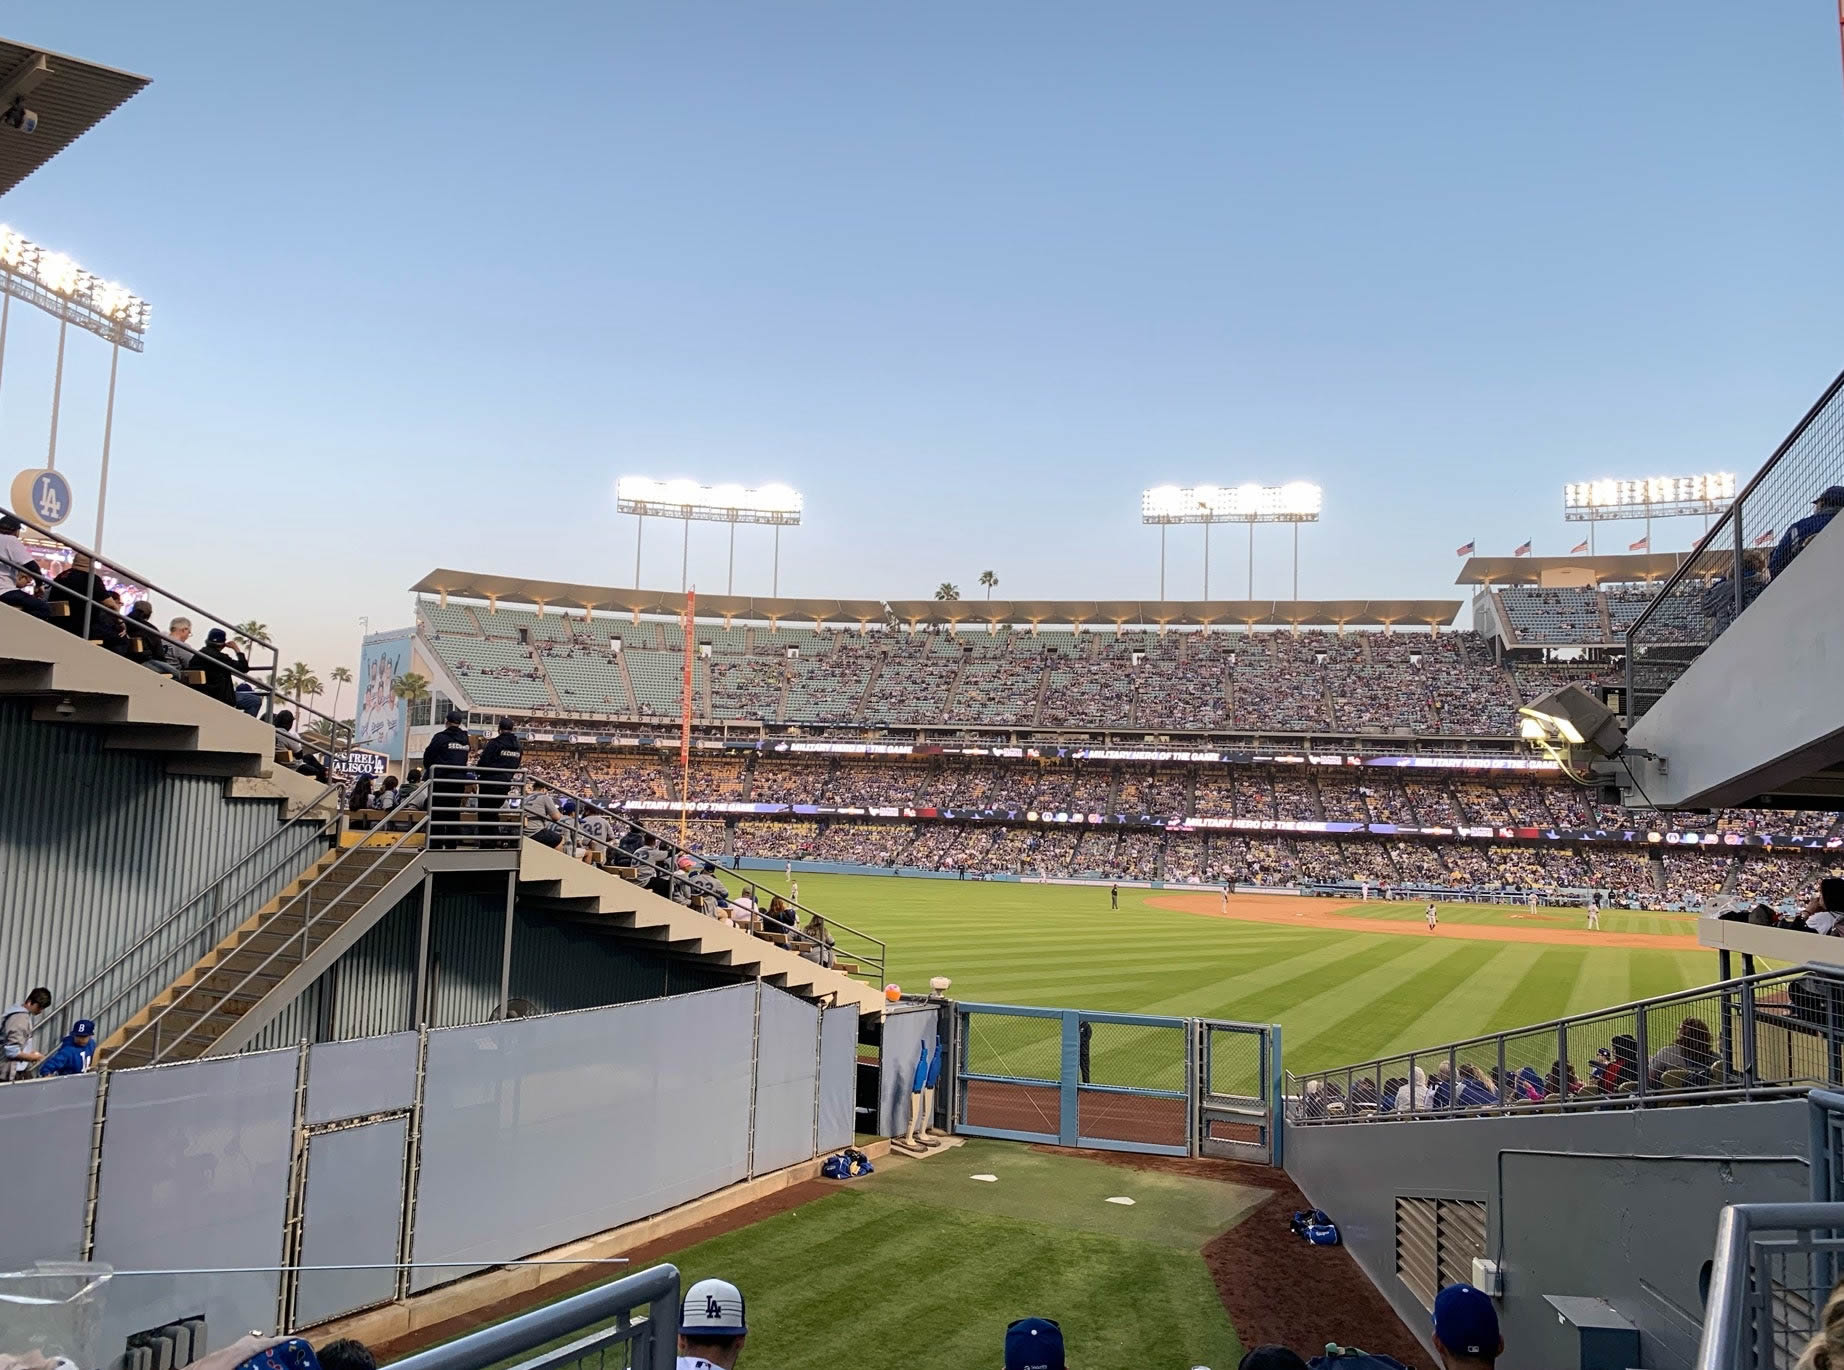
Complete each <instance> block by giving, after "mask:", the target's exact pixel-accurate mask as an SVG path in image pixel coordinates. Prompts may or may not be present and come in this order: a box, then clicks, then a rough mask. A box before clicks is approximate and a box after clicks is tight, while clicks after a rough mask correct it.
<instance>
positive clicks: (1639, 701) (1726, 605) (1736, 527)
mask: <svg viewBox="0 0 1844 1370" xmlns="http://www.w3.org/2000/svg"><path fill="white" fill-rule="evenodd" d="M1834 485H1844V373H1840V374H1839V376H1838V377H1837V379H1835V380H1833V381H1832V382H1831V384H1830V386H1828V387H1827V388H1826V390H1825V393H1824V394H1822V395H1820V396H1819V398H1818V402H1817V403H1816V404H1814V405H1813V406H1812V407H1811V409H1809V410H1807V411H1806V414H1805V417H1804V418H1802V419H1800V421H1799V422H1798V423H1797V424H1796V425H1794V427H1793V431H1792V432H1791V433H1789V434H1787V436H1786V438H1785V440H1784V441H1783V442H1781V444H1780V445H1779V447H1777V448H1775V449H1774V453H1773V455H1772V456H1770V457H1769V458H1768V459H1767V462H1766V464H1765V465H1763V466H1762V467H1761V469H1760V470H1759V471H1757V472H1755V474H1754V476H1753V478H1752V479H1751V480H1749V482H1748V483H1747V485H1745V486H1743V487H1742V491H1741V493H1740V494H1738V495H1737V496H1736V497H1735V502H1734V503H1733V504H1732V505H1730V506H1729V508H1728V509H1726V510H1724V511H1723V513H1722V515H1721V517H1719V518H1718V519H1717V520H1716V522H1715V523H1714V524H1713V525H1711V527H1710V529H1709V531H1708V532H1707V533H1705V534H1704V535H1703V537H1702V540H1701V541H1699V542H1698V543H1697V545H1696V547H1695V548H1694V549H1693V550H1692V551H1691V553H1690V555H1689V556H1688V557H1686V558H1685V559H1684V561H1683V563H1682V564H1681V565H1679V566H1678V568H1677V570H1676V571H1674V572H1673V573H1672V575H1671V577H1670V578H1669V579H1668V580H1666V581H1665V583H1664V585H1663V586H1662V587H1661V588H1660V589H1659V591H1658V593H1657V594H1656V595H1653V596H1650V597H1649V602H1648V603H1647V604H1646V607H1645V609H1644V610H1643V611H1642V612H1641V613H1640V615H1639V617H1638V618H1636V619H1634V620H1633V623H1632V625H1631V626H1630V627H1629V628H1628V629H1627V630H1626V697H1627V704H1626V707H1627V716H1628V718H1629V719H1636V718H1638V717H1640V716H1641V715H1642V714H1644V713H1645V712H1646V710H1647V709H1649V708H1651V706H1652V704H1653V703H1654V702H1655V701H1657V700H1658V698H1659V697H1660V696H1661V695H1663V694H1664V693H1665V691H1666V690H1668V689H1670V688H1671V686H1672V684H1673V683H1674V682H1675V681H1676V680H1677V679H1678V678H1679V677H1680V676H1682V675H1683V674H1684V672H1685V671H1687V670H1689V669H1690V664H1691V663H1692V662H1693V661H1695V660H1696V659H1697V658H1698V657H1699V656H1701V655H1702V654H1703V652H1704V651H1705V649H1707V648H1708V647H1709V645H1710V643H1712V642H1714V641H1715V640H1716V639H1717V638H1718V637H1720V636H1722V634H1723V633H1724V632H1725V631H1727V629H1728V627H1729V625H1730V624H1731V623H1733V622H1734V621H1735V620H1736V619H1737V618H1739V617H1740V616H1741V614H1742V613H1743V612H1744V611H1745V610H1746V609H1747V607H1748V606H1749V605H1750V604H1751V603H1753V602H1754V600H1755V599H1756V598H1757V597H1758V596H1759V595H1760V594H1761V593H1762V591H1763V590H1765V589H1766V588H1767V586H1768V585H1769V584H1770V583H1771V582H1772V580H1773V578H1774V577H1775V576H1777V575H1779V574H1780V573H1781V572H1783V571H1784V570H1785V569H1786V568H1787V566H1788V565H1790V564H1791V562H1792V559H1793V557H1795V556H1796V555H1798V552H1799V550H1800V547H1799V544H1798V542H1797V540H1796V539H1794V538H1793V536H1792V529H1793V527H1794V525H1795V524H1797V523H1798V522H1799V520H1800V519H1802V518H1804V517H1806V516H1808V515H1810V514H1811V513H1812V512H1813V503H1812V502H1813V500H1814V499H1815V498H1816V497H1817V496H1818V494H1819V493H1820V492H1821V491H1823V490H1825V489H1827V488H1829V487H1830V486H1834ZM1609 602H1610V605H1611V604H1612V603H1615V602H1618V601H1617V597H1616V598H1615V599H1612V600H1610V601H1609Z"/></svg>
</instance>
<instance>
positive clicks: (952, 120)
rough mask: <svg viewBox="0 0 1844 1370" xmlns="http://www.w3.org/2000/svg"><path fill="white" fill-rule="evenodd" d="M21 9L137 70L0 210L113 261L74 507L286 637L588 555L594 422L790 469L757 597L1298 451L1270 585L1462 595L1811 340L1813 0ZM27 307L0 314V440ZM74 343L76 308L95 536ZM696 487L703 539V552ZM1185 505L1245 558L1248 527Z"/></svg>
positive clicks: (597, 459)
mask: <svg viewBox="0 0 1844 1370" xmlns="http://www.w3.org/2000/svg"><path fill="white" fill-rule="evenodd" d="M6 32H7V36H9V37H11V38H14V39H17V40H21V41H26V42H34V43H40V44H44V45H46V46H50V47H53V48H58V49H62V50H65V51H69V52H72V53H75V54H78V55H81V56H84V57H87V58H90V59H93V60H96V61H101V62H106V63H111V64H114V65H118V66H123V67H127V68H130V69H133V70H137V71H140V72H142V73H145V74H147V75H149V76H151V77H153V78H154V84H153V85H152V87H150V88H149V89H148V90H147V91H146V92H145V93H144V94H143V95H141V96H140V97H139V98H137V99H135V100H134V101H132V102H131V103H130V104H129V105H127V106H126V107H125V108H123V109H122V110H120V111H119V112H117V113H116V114H115V115H114V116H112V117H111V118H110V119H109V120H107V121H106V122H105V123H104V124H103V125H102V126H101V127H100V128H99V129H97V130H96V131H95V132H93V133H92V134H90V135H89V136H87V137H86V138H84V139H83V140H81V141H80V142H78V143H77V144H76V145H75V146H74V147H73V148H72V149H71V150H69V151H68V152H66V153H65V154H64V155H63V156H61V157H60V158H58V159H57V160H56V161H54V162H53V163H52V164H51V165H50V166H49V167H47V168H46V169H45V170H44V171H42V172H40V173H39V174H37V175H36V176H34V177H33V178H31V179H30V180H29V181H27V182H26V184H25V185H24V186H23V187H22V188H21V189H19V190H18V191H16V192H15V193H13V194H12V195H10V196H8V197H7V198H6V199H5V201H3V202H0V217H4V218H5V219H6V220H7V221H8V222H10V223H12V224H13V225H14V226H15V227H17V228H19V229H20V230H21V231H23V232H25V233H26V234H28V235H29V236H31V237H34V238H37V239H39V240H41V241H43V242H45V243H47V244H50V245H52V246H55V247H58V248H61V249H63V250H65V251H68V252H70V253H71V254H72V255H73V256H75V257H76V258H77V259H78V260H79V261H81V262H82V263H84V264H85V265H87V266H89V267H91V268H92V269H94V270H97V271H99V272H102V273H104V274H106V275H110V276H113V277H115V278H117V279H120V280H122V281H123V282H125V283H127V284H128V285H130V286H131V287H133V288H135V289H137V290H138V291H140V292H141V293H143V294H145V295H146V296H147V297H148V298H150V299H151V300H152V301H153V302H154V306H155V312H154V322H153V329H152V332H151V334H150V338H149V344H148V351H147V353H146V354H145V355H144V356H140V357H128V358H125V359H124V366H123V373H124V374H123V381H122V387H121V396H120V402H119V409H118V416H117V417H118V423H117V443H116V449H115V462H116V469H115V477H114V490H113V495H112V501H111V503H112V508H111V514H110V532H109V537H108V546H109V548H110V550H111V551H113V552H115V553H117V554H119V555H121V556H123V557H124V558H126V559H128V560H129V561H131V563H133V564H135V565H137V566H139V567H141V568H143V569H144V570H145V572H146V573H147V574H148V575H149V576H151V577H152V578H154V579H156V580H164V581H170V582H171V583H172V584H173V585H174V587H175V588H179V589H183V590H187V591H190V592H191V593H192V594H193V596H194V597H195V598H197V599H199V600H201V601H203V602H205V603H207V604H210V605H213V606H223V609H224V611H225V612H226V613H227V614H229V615H232V616H235V617H239V618H241V617H244V616H252V615H253V616H256V617H259V618H262V619H263V620H265V621H266V622H268V623H270V624H271V625H273V626H274V627H275V628H276V629H277V630H278V633H279V634H280V637H281V641H282V644H283V646H284V648H285V649H286V650H287V651H288V652H289V655H291V656H295V655H299V656H304V657H305V658H306V659H307V660H308V661H309V662H310V663H311V664H312V665H314V666H315V667H316V668H317V669H319V670H320V671H321V672H322V673H323V674H324V672H325V670H326V669H327V668H328V667H330V666H331V665H333V664H335V662H337V661H340V660H345V661H348V662H354V661H355V660H356V656H357V643H356V631H357V618H358V616H359V615H360V614H368V615H369V616H370V618H371V622H372V624H373V626H374V627H386V626H394V625H398V624H401V623H404V622H407V621H408V617H409V614H408V599H409V596H408V595H407V594H406V593H405V588H404V587H406V586H408V585H409V584H411V583H412V582H413V581H414V580H415V579H417V578H418V577H419V576H421V575H422V574H423V573H424V572H426V571H427V570H429V569H430V568H432V567H434V566H436V565H449V566H457V567H463V568H469V569H478V570H483V571H492V572H504V573H512V574H524V575H539V576H554V577H559V578H569V579H580V580H586V581H592V582H601V583H613V584H626V583H627V582H628V581H629V580H630V579H631V578H632V573H633V555H634V529H633V520H632V519H628V518H620V517H617V516H616V515H615V513H614V511H613V494H612V490H613V482H614V479H615V477H616V476H617V475H619V474H621V473H624V472H634V473H638V474H648V475H657V476H662V477H670V476H677V475H688V476H694V477H697V478H700V479H705V480H710V481H722V480H737V481H742V482H745V483H759V482H763V481H768V480H784V481H787V482H789V483H791V484H794V485H797V486H799V487H800V488H802V489H803V490H804V491H805V492H806V493H807V497H808V505H807V509H808V513H807V518H808V524H807V526H806V527H804V528H801V529H799V530H797V531H794V532H792V533H790V534H788V535H787V536H786V537H785V539H784V542H783V554H784V555H783V563H782V588H783V591H784V592H785V593H794V594H814V595H859V594H879V595H884V596H889V597H897V596H917V595H927V594H928V593H930V592H931V591H932V589H933V587H934V586H935V585H936V583H937V582H939V581H941V580H943V579H951V580H954V581H956V582H958V583H959V584H960V586H961V587H962V589H963V592H965V593H967V594H969V595H973V594H977V593H979V591H978V588H977V586H976V584H975V582H976V580H977V577H978V575H979V573H980V571H981V570H983V569H986V568H988V567H990V568H992V569H994V570H995V571H997V573H998V575H999V577H1000V582H1001V586H1000V592H999V593H1000V594H1001V595H1002V596H1010V595H1017V596H1031V597H1051V596H1070V597H1077V596H1082V597H1086V596H1097V597H1108V598H1115V597H1132V596H1151V595H1152V594H1154V593H1155V591H1156V580H1157V546H1158V537H1157V533H1156V531H1154V530H1152V529H1146V528H1142V527H1141V526H1140V525H1139V523H1138V492H1139V491H1140V489H1141V488H1142V487H1143V486H1145V485H1149V484H1158V483H1162V482H1165V481H1178V482H1181V483H1190V482H1197V481H1217V482H1222V483H1235V482H1239V481H1242V480H1246V479H1256V480H1264V481H1280V480H1285V479H1289V478H1295V477H1301V478H1307V479H1316V480H1318V481H1320V482H1322V483H1323V484H1324V486H1325V487H1326V515H1325V521H1324V523H1323V524H1322V525H1321V526H1319V527H1318V528H1316V529H1310V530H1308V531H1307V533H1306V535H1305V537H1304V540H1303V568H1302V585H1301V592H1302V594H1304V595H1307V596H1359V595H1390V596H1397V595H1435V594H1450V593H1452V594H1457V592H1456V591H1454V590H1453V588H1452V580H1453V576H1454V573H1455V571H1456V569H1457V566H1458V562H1457V560H1456V558H1455V556H1454V548H1455V547H1456V546H1458V545H1459V544H1460V543H1462V542H1465V541H1467V540H1469V539H1472V538H1477V539H1478V541H1479V544H1480V549H1481V550H1482V551H1493V552H1509V551H1510V549H1511V548H1512V547H1513V546H1514V545H1516V544H1517V543H1519V542H1521V541H1523V540H1524V539H1525V538H1527V537H1529V538H1534V539H1535V540H1536V544H1537V550H1538V551H1539V552H1552V553H1558V552H1565V551H1567V550H1568V547H1569V545H1570V544H1571V543H1572V542H1573V541H1574V540H1575V538H1576V536H1577V533H1576V530H1575V529H1574V528H1573V527H1572V526H1570V525H1565V524H1564V523H1563V522H1562V518H1561V511H1560V503H1561V497H1560V490H1559V486H1560V485H1561V483H1562V482H1563V481H1564V480H1566V479H1572V478H1582V477H1593V476H1598V475H1645V474H1650V473H1662V472H1679V471H1696V470H1702V469H1707V468H1730V469H1734V470H1736V471H1739V472H1743V473H1746V472H1749V471H1751V470H1752V469H1753V468H1754V467H1755V466H1756V465H1758V464H1759V462H1760V461H1761V460H1762V459H1763V458H1764V457H1765V456H1766V455H1767V453H1768V452H1769V451H1771V449H1772V447H1773V446H1774V444H1775V442H1776V441H1777V440H1778V439H1779V437H1780V436H1781V435H1782V434H1783V433H1784V431H1785V430H1786V429H1787V428H1788V427H1789V426H1790V425H1791V424H1792V422H1793V421H1794V420H1795V419H1796V418H1797V416H1798V415H1799V414H1800V413H1801V412H1802V411H1803V410H1804V408H1805V406H1806V405H1807V404H1808V403H1809V402H1810V401H1811V399H1812V398H1813V397H1815V396H1816V394H1817V393H1818V391H1819V390H1820V389H1821V388H1822V387H1823V385H1824V384H1825V382H1826V381H1827V380H1828V379H1829V378H1830V376H1831V375H1832V373H1833V372H1834V371H1835V370H1836V369H1837V368H1838V366H1839V365H1840V363H1841V362H1844V355H1841V354H1840V350H1839V347H1838V345H1837V339H1838V329H1837V315H1838V305H1839V299H1840V285H1841V283H1844V282H1841V279H1840V276H1841V272H1844V266H1841V263H1844V253H1840V251H1839V250H1838V241H1839V236H1840V234H1839V229H1840V224H1841V223H1844V195H1841V193H1840V192H1841V190H1844V173H1841V170H1840V168H1841V166H1844V158H1841V157H1840V151H1841V150H1844V80H1841V78H1840V70H1839V65H1840V64H1839V53H1838V40H1837V32H1836V21H1835V14H1834V12H1833V7H1832V6H1831V5H1830V4H1829V2H1828V0H1775V3H1771V4H1747V5H1738V4H1735V3H1732V0H1721V2H1720V3H1713V2H1711V3H1705V2H1698V0H1693V2H1691V3H1676V4H1671V5H1665V4H1646V3H1629V4H1608V3H1605V0H1581V2H1580V3H1545V4H1542V5H1523V6H1512V5H1475V4H1459V3H1445V4H1433V3H1428V4H1413V3H1408V2H1407V0H1403V2H1402V3H1395V4H1389V5H1354V4H1350V3H1278V0H1277V2H1276V3H1268V4H1260V5H1257V4H1232V3H1228V2H1227V0H1211V2H1210V3H1197V4H1169V5H1159V6H1144V5H1124V4H1118V3H1111V4H1084V3H1064V2H1062V0H1059V2H1058V3H1035V4H1032V3H1020V4H1004V5H995V4H991V3H989V0H977V2H969V3H959V2H958V0H956V2H953V3H950V2H948V0H935V2H933V3H928V4H906V5H866V4H862V3H855V2H852V3H847V0H839V3H834V4H806V3H801V4H793V3H789V4H775V3H767V2H766V0H765V2H764V3H760V4H749V5H715V4H704V3H666V2H665V0H660V3H649V4H620V5H616V4H562V3H556V4H534V5H530V6H508V5H505V4H473V3H453V2H451V3H441V4H437V3H433V0H431V2H429V3H410V2H409V0H403V2H401V3H390V4H375V3H370V4H319V5H313V6H293V7H278V6H270V5H233V4H228V3H223V4H215V5H204V4H199V5H184V6H178V7H174V6H150V5H146V4H125V3H122V4H118V3H86V4H83V5H63V6H40V7H36V8H33V9H31V10H28V11H22V12H19V13H15V14H14V15H12V17H11V18H10V20H9V23H8V26H7V30H6ZM53 337H54V328H53V326H52V325H51V324H50V322H49V320H46V319H44V318H43V317H42V316H40V317H37V318H31V319H24V320H22V315H21V313H20V312H19V311H16V312H15V314H14V331H13V335H12V341H11V343H10V344H9V348H8V352H7V356H6V369H5V376H4V384H3V386H0V441H4V442H5V443H6V444H7V445H8V447H9V448H10V449H11V450H12V451H13V453H14V455H15V458H16V460H15V461H14V462H13V463H12V465H11V466H10V467H9V468H8V470H9V472H10V471H11V470H12V469H16V468H17V467H19V466H23V465H27V464H37V461H38V459H39V455H40V454H41V453H42V451H43V447H44V438H45V429H46V420H47V416H48V411H49V397H50V370H51V355H52V350H53ZM106 369H107V351H106V349H105V348H103V347H102V346H101V345H100V344H98V343H96V340H94V339H90V338H81V337H79V338H74V339H73V345H72V349H71V356H70V360H69V362H68V363H67V376H66V392H65V393H66V410H65V420H64V429H63V435H62V438H61V442H60V448H61V455H62V460H61V462H60V465H61V466H64V467H66V468H67V469H68V470H69V471H70V473H71V474H72V476H73V478H74V479H75V480H76V482H77V484H78V487H79V491H78V493H79V499H80V508H79V512H78V513H77V514H76V516H75V517H74V519H73V521H72V524H71V526H72V527H73V528H74V529H76V530H77V532H78V533H79V534H80V535H81V536H83V537H86V538H87V536H88V533H89V531H90V528H91V525H92V522H93V517H94V514H93V504H92V503H91V498H92V496H93V490H94V480H95V469H96V458H97V451H98V449H99V446H100V431H101V411H102V394H103V384H104V379H105V376H106ZM1670 527H1671V528H1672V529H1673V530H1674V536H1673V537H1669V538H1668V537H1667V536H1666V535H1663V530H1662V529H1661V537H1660V539H1659V542H1660V545H1661V546H1663V545H1668V543H1669V542H1670V541H1678V542H1680V543H1681V541H1682V540H1683V539H1687V538H1688V536H1689V535H1690V533H1691V532H1692V530H1693V525H1691V524H1688V523H1678V524H1675V525H1670ZM651 531H652V536H651V537H650V538H649V540H648V556H647V564H646V571H645V575H644V579H645V580H646V581H647V582H648V583H649V584H652V585H666V586H673V587H676V586H677V584H678V544H677V538H676V537H675V536H671V535H668V534H666V530H665V529H664V528H662V527H661V526H660V525H658V524H654V525H652V527H651ZM1622 531H1625V530H1623V529H1621V528H1618V527H1616V528H1615V529H1614V530H1613V531H1610V532H1608V533H1606V534H1604V536H1605V537H1607V538H1610V539H1611V538H1613V537H1616V536H1619V534H1620V532H1622ZM723 536H724V530H722V529H721V528H717V527H708V528H694V530H693V535H692V566H693V577H694V579H695V580H696V581H697V583H698V584H699V585H700V586H701V587H703V588H705V589H721V588H722V583H723V575H724V566H723ZM1625 536H1626V537H1634V536H1637V532H1636V531H1625ZM1285 539H1286V534H1285V533H1284V532H1283V531H1280V530H1268V531H1266V532H1264V533H1262V534H1259V535H1258V552H1260V553H1261V555H1262V560H1261V564H1260V565H1259V566H1258V568H1257V577H1256V585H1255V590H1256V593H1257V595H1258V596H1264V597H1266V596H1275V595H1285V594H1286V593H1287V591H1288V585H1287V563H1286V557H1285V548H1286V541H1285ZM1199 542H1200V539H1199V536H1198V534H1197V533H1196V532H1195V531H1190V532H1187V533H1185V534H1182V535H1174V537H1173V545H1172V559H1171V593H1172V594H1173V595H1174V596H1177V595H1180V594H1183V595H1187V596H1191V595H1195V594H1196V593H1197V592H1198V584H1197V582H1198V579H1199V560H1200V558H1199ZM741 543H742V546H741V548H740V549H739V569H738V590H739V591H742V592H757V593H766V591H767V581H768V569H767V558H768V538H767V534H766V533H765V532H755V533H753V534H751V533H749V532H748V531H747V530H746V531H745V534H744V536H743V537H742V538H741ZM1215 545H1216V549H1217V554H1218V557H1219V561H1218V565H1217V568H1216V576H1215V586H1214V589H1215V593H1216V594H1218V595H1219V596H1223V595H1235V596H1240V594H1241V593H1242V590H1243V584H1242V576H1243V570H1242V564H1243V563H1242V552H1241V546H1242V543H1241V535H1240V533H1238V532H1235V531H1230V530H1224V531H1223V532H1220V533H1219V535H1218V537H1217V539H1216V543H1215Z"/></svg>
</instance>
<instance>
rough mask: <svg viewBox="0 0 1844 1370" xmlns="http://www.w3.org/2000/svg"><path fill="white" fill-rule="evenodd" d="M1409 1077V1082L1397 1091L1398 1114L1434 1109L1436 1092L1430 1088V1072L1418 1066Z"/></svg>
mask: <svg viewBox="0 0 1844 1370" xmlns="http://www.w3.org/2000/svg"><path fill="white" fill-rule="evenodd" d="M1409 1077H1410V1078H1409V1082H1408V1083H1407V1084H1406V1085H1404V1086H1403V1087H1402V1088H1401V1089H1399V1090H1397V1091H1396V1112H1398V1113H1409V1112H1422V1111H1425V1110H1427V1109H1430V1108H1433V1107H1434V1091H1433V1090H1432V1089H1430V1088H1428V1072H1427V1071H1425V1070H1423V1069H1422V1068H1421V1067H1420V1066H1416V1067H1415V1069H1414V1070H1412V1071H1410V1072H1409Z"/></svg>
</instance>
